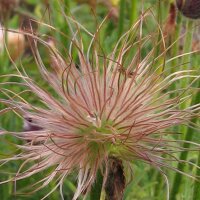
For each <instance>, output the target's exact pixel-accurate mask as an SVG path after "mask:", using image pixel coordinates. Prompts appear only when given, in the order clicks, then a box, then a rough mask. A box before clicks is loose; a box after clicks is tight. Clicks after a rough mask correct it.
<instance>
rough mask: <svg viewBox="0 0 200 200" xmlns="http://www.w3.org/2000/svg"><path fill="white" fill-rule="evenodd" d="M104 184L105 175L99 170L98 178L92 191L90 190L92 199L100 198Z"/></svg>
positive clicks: (97, 199) (98, 199)
mask: <svg viewBox="0 0 200 200" xmlns="http://www.w3.org/2000/svg"><path fill="white" fill-rule="evenodd" d="M102 184H103V176H102V173H101V172H100V170H99V171H98V172H97V178H96V181H95V183H94V185H93V186H92V189H91V192H90V200H93V199H95V200H100V198H101V190H102Z"/></svg>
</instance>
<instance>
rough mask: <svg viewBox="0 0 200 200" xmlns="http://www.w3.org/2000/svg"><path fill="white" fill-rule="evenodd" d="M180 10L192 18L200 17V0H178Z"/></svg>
mask: <svg viewBox="0 0 200 200" xmlns="http://www.w3.org/2000/svg"><path fill="white" fill-rule="evenodd" d="M176 4H177V7H178V9H179V11H180V12H181V13H182V14H183V15H184V16H186V17H188V18H191V19H198V18H200V0H176Z"/></svg>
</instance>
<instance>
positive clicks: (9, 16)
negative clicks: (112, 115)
mask: <svg viewBox="0 0 200 200" xmlns="http://www.w3.org/2000/svg"><path fill="white" fill-rule="evenodd" d="M3 1H4V0H0V2H1V3H0V11H1V15H0V16H1V26H2V27H4V28H6V29H7V28H8V29H12V30H19V29H26V30H29V31H30V30H31V31H33V32H35V33H36V34H38V36H39V37H40V38H42V39H43V40H45V41H47V42H52V45H56V48H58V49H59V50H60V52H61V53H62V55H63V56H65V55H66V52H67V51H68V50H67V49H68V48H69V44H70V39H71V38H72V34H71V31H70V27H69V24H68V23H67V22H66V18H65V15H66V16H70V17H73V18H74V19H76V20H77V21H78V22H79V23H80V24H81V25H83V26H84V27H86V29H87V30H89V31H91V32H92V33H94V32H95V30H96V28H97V27H98V24H100V23H101V22H102V20H103V19H104V18H105V17H106V16H107V20H106V22H105V23H104V25H103V27H102V29H101V34H100V42H101V44H102V46H103V51H104V52H105V53H110V52H111V51H112V49H113V47H114V46H115V44H116V42H117V41H118V39H119V38H120V36H121V35H122V34H123V33H125V32H126V31H127V30H128V29H129V28H130V27H131V26H132V25H133V24H134V23H135V22H136V21H137V19H138V17H139V16H140V14H141V13H142V11H145V10H146V9H151V11H152V13H153V15H154V19H153V18H152V17H149V18H150V19H148V20H146V21H145V23H144V26H143V33H144V35H145V34H146V35H148V34H151V33H157V34H156V35H157V36H156V37H155V38H157V40H160V38H161V34H160V33H159V28H160V29H162V31H163V34H164V35H165V36H166V40H165V42H166V46H167V47H169V46H170V45H172V44H173V47H172V48H171V49H170V50H169V51H168V52H167V54H166V55H165V57H164V58H161V59H160V63H159V62H158V64H157V66H158V65H159V64H161V63H162V62H163V59H166V60H168V59H170V58H172V57H176V56H177V55H180V54H184V53H186V52H191V51H198V50H200V38H199V35H200V30H199V26H198V23H199V21H198V20H190V19H187V18H186V17H184V16H182V15H181V13H180V12H178V11H177V8H175V10H176V14H175V17H174V16H173V15H174V11H173V6H175V1H173V0H171V1H169V0H162V1H159V0H144V1H142V0H141V1H138V0H121V1H120V0H118V1H117V0H112V1H111V0H110V1H109V0H107V1H106V0H101V1H99V2H96V1H95V0H88V1H87V0H77V1H75V0H74V1H71V0H62V1H57V0H55V1H54V0H21V1H20V0H19V1H17V2H15V1H14V0H8V1H6V0H5V2H6V3H5V2H4V3H3ZM7 3H9V4H7ZM170 8H171V9H170ZM64 13H65V15H64ZM170 20H171V21H170ZM34 21H37V23H36V22H34ZM43 23H46V24H49V25H50V26H51V27H53V29H51V28H50V27H47V26H45V25H44V24H43ZM158 27H159V28H158ZM54 29H55V30H54ZM183 34H184V35H183ZM181 35H183V36H182V37H181V39H180V36H181ZM52 38H54V39H52ZM178 38H179V39H178ZM82 39H83V42H84V46H85V49H86V50H87V47H88V46H89V42H90V39H91V38H90V37H88V35H87V34H86V33H83V34H82ZM5 40H6V44H7V48H8V51H9V52H10V56H11V58H12V59H13V61H14V62H15V64H16V65H17V66H18V67H19V68H20V66H23V67H24V69H25V70H26V72H27V73H28V74H29V75H30V76H31V77H33V79H34V80H36V81H37V82H38V84H40V85H41V86H43V87H46V88H47V89H49V88H48V86H47V85H45V83H44V82H43V81H42V79H41V76H40V75H39V72H38V69H37V67H36V64H35V62H34V58H33V55H32V53H31V50H30V45H29V42H28V38H27V37H24V38H23V37H22V38H21V39H20V40H17V42H16V41H15V37H14V36H9V34H7V36H6V39H5ZM55 41H56V42H55ZM175 41H176V42H175ZM19 42H21V43H20V44H19ZM16 43H17V44H16ZM16 45H17V47H18V48H17V50H16V49H15V46H16ZM20 45H21V46H20ZM154 45H155V43H153V41H152V42H149V43H148V44H147V45H145V48H143V49H142V51H143V52H142V54H144V55H146V54H147V53H148V52H149V51H150V49H151V48H152V47H153V46H154ZM3 46H4V39H2V38H0V50H1V53H0V75H1V78H0V83H1V85H0V87H1V93H0V95H1V98H8V97H7V96H6V95H7V94H9V95H10V96H12V94H11V93H10V92H9V91H8V90H12V91H15V92H23V91H24V87H23V86H21V87H19V85H17V84H15V82H17V83H20V82H21V80H20V78H17V77H11V76H3V75H5V74H16V68H15V66H14V64H13V63H12V62H11V61H10V59H9V56H8V53H7V52H6V50H5V49H4V47H3ZM19 46H20V48H19ZM2 49H4V50H2ZM39 49H40V54H41V57H42V58H43V62H44V63H45V64H46V66H47V67H48V65H49V62H50V61H49V51H48V50H47V49H46V48H44V46H42V45H41V46H39ZM161 51H162V47H161V46H159V45H158V50H157V55H159V53H160V52H161ZM180 66H181V68H183V69H195V70H197V72H199V67H200V56H199V53H194V54H191V55H187V56H184V57H181V58H177V59H174V61H173V62H170V63H169V64H168V65H167V64H166V66H165V67H170V70H169V73H172V72H174V71H175V70H176V67H177V68H178V67H180ZM21 70H22V68H21ZM5 82H7V83H8V82H14V84H6V85H4V84H3V83H5ZM179 84H180V85H181V84H182V85H184V84H187V83H184V82H180V83H179ZM196 84H197V85H196V86H198V83H196ZM174 87H177V86H175V85H174ZM22 95H23V97H24V98H25V99H27V100H28V101H29V102H32V103H39V102H37V98H36V97H34V96H30V95H29V94H26V93H24V94H22ZM198 95H199V94H198V92H196V93H193V96H192V97H191V101H192V103H194V102H195V103H199V102H200V100H199V98H198ZM190 103H191V102H190V101H189V102H186V104H187V105H188V104H190ZM187 105H185V106H187ZM0 107H1V108H4V107H5V105H3V104H0ZM195 122H196V121H195ZM196 123H199V122H196ZM0 126H1V127H3V128H5V129H7V130H10V131H13V130H14V131H18V130H21V129H22V127H23V121H22V120H21V119H20V118H19V117H18V116H17V115H16V114H14V113H12V112H9V113H6V114H4V115H2V116H0ZM179 129H180V130H177V131H180V132H181V133H182V134H180V135H179V136H177V137H178V138H179V139H184V138H185V137H187V140H194V141H196V142H197V141H200V137H199V136H198V134H193V132H194V131H193V130H191V129H188V128H186V127H181V128H179ZM195 132H198V131H195ZM186 133H189V134H186ZM13 143H21V141H18V140H17V139H16V138H12V137H10V136H2V137H1V138H0V158H1V159H3V158H6V157H9V156H11V155H13V154H14V153H16V152H17V150H16V147H15V145H13ZM178 156H182V157H181V158H183V159H187V160H189V161H191V162H194V163H197V162H198V152H192V153H189V154H187V153H185V152H183V153H182V154H181V155H178ZM133 165H134V171H133V175H134V176H133V181H132V182H131V183H130V184H129V185H128V186H127V188H126V191H125V196H124V199H126V200H162V199H163V200H164V199H166V195H165V193H166V186H165V182H164V180H163V177H162V176H161V175H160V173H159V172H157V171H156V170H155V169H153V168H152V167H149V166H148V165H145V164H143V163H142V162H137V161H135V162H134V163H133ZM19 166H20V162H12V163H11V162H10V163H7V164H5V165H3V166H2V167H1V168H0V181H4V180H7V179H9V178H11V177H12V175H13V174H14V173H15V172H16V171H17V170H18V167H19ZM178 168H179V169H183V166H182V165H179V166H178ZM184 170H185V171H190V172H193V174H195V173H197V174H198V173H199V172H198V171H195V168H191V167H190V168H189V167H188V169H184ZM45 173H46V172H44V174H45ZM44 174H37V175H35V176H33V177H31V178H27V179H25V180H22V181H18V182H17V189H16V190H17V193H23V190H24V189H25V188H26V187H28V186H30V185H31V184H33V183H34V182H36V181H37V180H39V179H40V178H41V177H43V175H44ZM167 175H168V177H169V181H170V194H171V198H170V199H172V200H175V199H177V200H192V199H193V200H197V199H200V194H199V193H200V192H199V193H198V192H197V191H198V188H199V186H198V182H195V181H193V180H192V179H189V178H187V177H184V176H182V175H180V174H176V173H175V172H170V171H167ZM55 184H56V183H50V184H49V186H48V187H46V188H44V189H42V190H40V191H37V192H36V193H33V194H30V195H28V194H24V195H20V194H16V195H15V192H14V191H15V184H14V183H13V182H9V183H6V184H1V185H0V200H13V199H16V200H21V199H29V200H37V199H41V198H42V197H44V196H45V195H46V194H47V193H48V191H50V190H51V189H52V188H53V187H54V186H55ZM63 188H64V196H65V199H72V197H73V193H74V192H75V189H76V174H74V175H71V176H69V177H68V178H67V179H66V180H65V182H64V186H63ZM194 188H195V189H194ZM47 199H51V200H58V199H61V198H60V194H59V190H56V191H55V192H54V193H53V194H52V195H50V196H49V197H48V198H47Z"/></svg>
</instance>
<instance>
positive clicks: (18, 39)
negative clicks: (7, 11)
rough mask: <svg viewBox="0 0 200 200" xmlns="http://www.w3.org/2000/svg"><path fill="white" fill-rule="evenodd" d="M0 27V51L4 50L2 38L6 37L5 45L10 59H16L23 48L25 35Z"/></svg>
mask: <svg viewBox="0 0 200 200" xmlns="http://www.w3.org/2000/svg"><path fill="white" fill-rule="evenodd" d="M6 34H7V35H5V31H3V29H2V28H1V29H0V53H2V52H3V51H5V46H4V45H5V44H4V40H5V38H6V46H7V49H8V52H9V54H10V57H11V58H12V60H14V61H15V60H17V59H18V58H19V57H20V56H21V55H22V53H23V52H24V50H25V37H24V35H23V34H20V33H14V32H6Z"/></svg>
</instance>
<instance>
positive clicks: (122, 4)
mask: <svg viewBox="0 0 200 200" xmlns="http://www.w3.org/2000/svg"><path fill="white" fill-rule="evenodd" d="M125 9H126V2H125V0H120V15H119V27H118V38H120V36H121V35H122V33H123V30H124V19H125Z"/></svg>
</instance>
